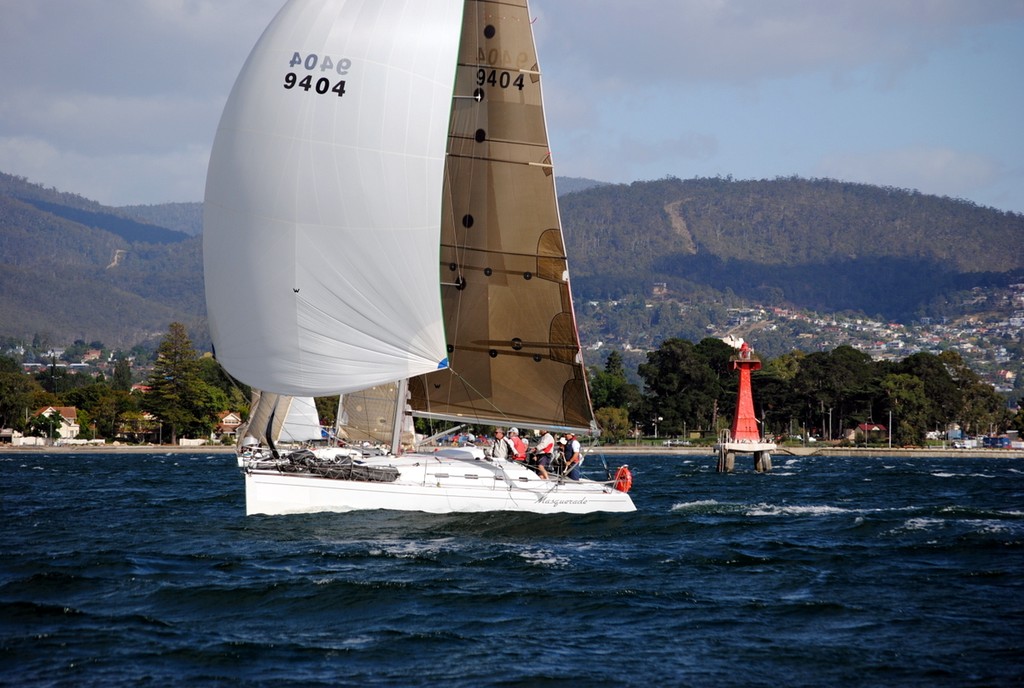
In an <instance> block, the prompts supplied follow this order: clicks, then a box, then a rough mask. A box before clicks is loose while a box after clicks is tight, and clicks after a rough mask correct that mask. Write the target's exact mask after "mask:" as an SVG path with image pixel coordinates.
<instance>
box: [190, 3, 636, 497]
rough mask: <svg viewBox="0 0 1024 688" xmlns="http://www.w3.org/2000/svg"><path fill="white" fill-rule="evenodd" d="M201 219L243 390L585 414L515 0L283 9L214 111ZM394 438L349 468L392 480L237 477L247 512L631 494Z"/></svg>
mask: <svg viewBox="0 0 1024 688" xmlns="http://www.w3.org/2000/svg"><path fill="white" fill-rule="evenodd" d="M453 85H454V86H453ZM204 223H205V229H204V242H205V243H204V262H205V268H206V272H207V282H206V288H207V301H208V310H209V316H210V322H211V331H212V334H213V338H214V342H215V345H216V350H217V354H218V358H219V360H220V361H221V363H222V364H223V365H224V366H225V367H226V368H227V370H228V371H229V372H230V373H231V374H232V375H234V376H235V377H237V378H239V379H241V380H243V381H245V382H247V383H248V384H250V385H252V386H254V387H257V388H260V389H264V390H271V391H273V392H274V393H277V394H283V395H291V396H319V395H334V394H338V393H341V394H342V395H343V398H345V397H346V396H347V397H348V398H350V399H353V398H354V399H358V398H360V395H366V394H367V392H366V390H370V389H373V388H377V389H380V386H382V385H394V389H395V390H396V393H395V396H394V402H393V404H392V406H391V408H392V409H393V412H394V415H393V417H392V418H393V420H392V422H391V423H390V425H391V426H392V427H395V428H402V427H406V426H407V416H406V412H407V411H408V412H411V413H413V414H417V415H421V416H426V417H431V418H441V419H448V420H453V421H457V422H473V423H484V424H491V423H493V424H510V425H511V424H515V425H519V426H524V425H525V426H527V427H536V428H544V429H566V430H567V429H574V430H578V431H589V430H591V429H592V412H591V408H590V401H589V396H588V393H587V387H586V380H585V377H584V374H583V364H582V359H581V356H580V345H579V339H578V335H577V332H576V325H575V319H574V316H573V310H572V300H571V296H570V289H569V275H568V269H567V259H566V256H565V249H564V243H563V241H562V234H561V228H560V223H559V219H558V208H557V200H556V194H555V188H554V176H553V174H552V169H551V160H550V155H549V153H548V142H547V132H546V128H545V124H544V116H543V106H542V98H541V91H540V70H539V67H538V62H537V59H536V51H535V47H534V41H533V34H532V27H531V24H530V16H529V10H528V8H527V4H526V2H525V0H517V1H512V2H487V1H477V0H468V1H466V2H463V1H462V0H458V1H456V0H429V1H424V2H416V3H408V2H405V1H404V0H376V1H374V2H365V1H363V0H319V1H313V2H310V1H308V0H305V1H299V0H292V1H291V2H289V3H287V4H286V5H285V7H284V8H283V9H282V10H281V12H280V13H279V14H278V16H277V17H276V18H275V20H274V21H273V22H272V23H271V25H270V26H269V27H268V29H267V30H266V32H265V33H264V35H263V36H262V38H261V39H260V41H259V42H258V44H257V45H256V47H255V48H254V50H253V53H252V54H251V55H250V57H249V59H248V60H247V62H246V65H245V67H244V68H243V70H242V73H241V75H240V76H239V78H238V81H237V82H236V84H235V87H234V89H233V90H232V93H231V96H230V97H229V100H228V103H227V106H226V107H225V112H224V115H223V118H222V121H221V125H220V127H219V129H218V132H217V138H216V141H215V144H214V149H213V153H212V157H211V162H210V170H209V177H208V181H207V197H206V204H205V218H204ZM243 296H244V298H243ZM406 385H408V393H406V391H405V390H406ZM364 398H365V397H364ZM347 415H348V416H349V418H348V420H349V421H353V420H358V419H355V418H354V417H353V414H352V413H348V414H347ZM362 420H363V421H365V422H366V423H368V424H370V425H374V424H378V425H379V423H378V421H379V420H386V419H384V418H383V417H382V414H381V412H379V411H376V410H375V411H373V412H371V413H368V414H367V415H365V417H363V418H362ZM366 430H367V432H370V431H371V430H372V429H371V428H366ZM390 445H391V446H392V448H393V450H394V454H396V455H392V456H388V457H383V458H380V457H376V458H371V457H367V458H365V459H364V460H363V464H364V465H370V464H371V463H372V464H374V466H378V467H381V468H384V467H386V468H388V469H389V470H388V471H384V473H387V474H389V475H390V474H391V473H394V474H396V475H397V477H396V478H394V479H393V481H392V482H386V483H372V484H360V483H358V482H357V481H355V480H348V479H344V480H331V479H326V478H324V477H323V476H322V475H321V474H319V473H318V474H316V475H309V474H308V471H307V468H308V466H307V465H305V464H304V466H303V467H300V468H295V467H294V466H290V467H287V469H285V468H284V467H280V468H279V469H278V470H277V471H276V472H275V471H274V470H273V469H267V470H263V469H261V470H253V469H250V470H247V473H246V493H247V509H248V510H249V512H250V513H252V512H261V513H286V512H289V511H310V510H322V509H335V510H343V509H351V508H405V509H421V510H427V511H460V510H476V511H479V510H491V509H519V510H529V511H538V512H543V513H547V512H556V511H577V512H585V511H595V510H615V511H628V510H633V504H632V501H631V500H630V499H629V497H628V495H626V494H625V493H624V492H622V491H618V490H614V489H612V485H611V483H610V482H609V483H601V482H596V481H590V480H585V481H550V482H549V481H546V480H541V479H539V478H538V477H537V476H536V475H535V474H534V473H532V472H531V471H529V470H527V469H525V468H523V467H522V466H521V465H513V464H511V463H509V464H508V465H501V464H504V463H506V462H500V463H497V462H496V463H495V464H489V463H487V462H481V461H480V460H479V459H480V458H481V453H480V452H476V453H473V452H459V451H453V450H445V451H441V452H435V453H432V454H406V455H401V456H398V455H397V454H401V453H402V452H401V449H400V445H401V442H400V439H399V436H398V434H397V432H396V433H395V434H393V435H392V440H391V442H390ZM333 456H335V455H334V454H329V453H327V454H324V455H323V457H322V458H324V459H325V460H329V459H331V458H332V457H333ZM318 470H319V469H318ZM323 472H330V473H331V474H332V475H333V474H336V473H338V471H334V470H333V469H332V470H331V471H326V469H324V471H321V473H323ZM345 475H348V473H345ZM410 495H413V496H410Z"/></svg>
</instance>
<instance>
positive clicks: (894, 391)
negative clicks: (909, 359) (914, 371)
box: [881, 374, 928, 445]
mask: <svg viewBox="0 0 1024 688" xmlns="http://www.w3.org/2000/svg"><path fill="white" fill-rule="evenodd" d="M881 388H882V391H883V392H884V393H885V395H886V397H887V398H888V400H889V409H890V410H891V411H892V419H893V422H894V423H895V424H896V427H895V428H892V427H890V428H889V431H890V432H892V437H893V439H894V440H895V441H896V443H897V444H901V445H908V444H914V445H920V444H924V435H925V428H926V427H927V425H926V419H927V417H928V416H927V408H928V403H927V399H926V398H925V391H924V390H925V385H924V382H922V381H921V379H920V378H917V377H914V376H913V375H906V374H897V375H886V376H885V377H884V378H882V382H881Z"/></svg>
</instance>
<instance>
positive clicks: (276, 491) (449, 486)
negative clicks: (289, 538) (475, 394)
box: [245, 450, 636, 515]
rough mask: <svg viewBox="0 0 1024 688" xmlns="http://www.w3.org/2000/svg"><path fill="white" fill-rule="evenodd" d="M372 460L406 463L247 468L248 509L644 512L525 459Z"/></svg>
mask: <svg viewBox="0 0 1024 688" xmlns="http://www.w3.org/2000/svg"><path fill="white" fill-rule="evenodd" d="M362 465H365V466H382V467H383V466H390V467H393V468H396V469H398V471H399V477H398V479H397V480H395V481H394V482H365V481H358V480H337V479H331V478H322V477H318V476H314V475H309V474H303V473H287V472H280V471H278V470H276V469H264V468H252V467H249V468H247V469H246V470H245V506H246V514H249V515H251V514H267V515H282V514H297V513H314V512H321V511H357V510H364V509H394V510H399V511H423V512H427V513H437V514H446V513H465V512H481V511H523V512H529V513H538V514H556V513H570V514H586V513H593V512H598V511H606V512H631V511H636V507H635V506H634V505H633V500H632V499H631V498H630V496H629V495H628V494H627V493H625V492H620V491H619V490H616V489H613V488H612V486H611V483H602V482H597V481H593V480H578V481H576V480H568V479H550V480H543V479H541V478H540V477H539V476H538V475H537V474H536V473H534V472H533V471H531V470H530V469H528V468H526V467H525V466H523V465H521V464H519V463H517V462H510V461H497V462H490V461H486V460H484V459H481V458H479V457H478V456H475V455H474V453H473V452H471V451H468V450H441V451H439V452H436V453H433V454H405V455H403V456H400V457H395V456H380V457H368V458H366V459H363V460H362Z"/></svg>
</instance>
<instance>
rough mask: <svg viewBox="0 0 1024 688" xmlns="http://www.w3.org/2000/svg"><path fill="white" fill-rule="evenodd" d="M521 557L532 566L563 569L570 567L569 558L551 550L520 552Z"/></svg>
mask: <svg viewBox="0 0 1024 688" xmlns="http://www.w3.org/2000/svg"><path fill="white" fill-rule="evenodd" d="M519 556H520V557H522V558H523V559H526V560H527V561H528V562H529V563H530V565H532V566H547V567H552V568H555V567H557V568H561V567H565V566H568V565H569V557H566V556H564V555H559V554H555V553H554V552H552V551H551V550H549V549H541V550H534V551H526V552H520V553H519Z"/></svg>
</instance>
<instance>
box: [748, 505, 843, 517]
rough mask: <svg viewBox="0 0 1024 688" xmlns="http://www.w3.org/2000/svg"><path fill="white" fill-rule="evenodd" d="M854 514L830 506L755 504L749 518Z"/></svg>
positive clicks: (749, 512) (749, 511)
mask: <svg viewBox="0 0 1024 688" xmlns="http://www.w3.org/2000/svg"><path fill="white" fill-rule="evenodd" d="M849 513H853V512H852V511H850V510H849V509H843V508H840V507H838V506H828V505H824V504H822V505H804V506H799V505H782V506H779V505H776V504H755V505H754V506H752V507H751V508H750V509H749V510H748V511H747V515H748V516H831V515H834V514H849Z"/></svg>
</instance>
